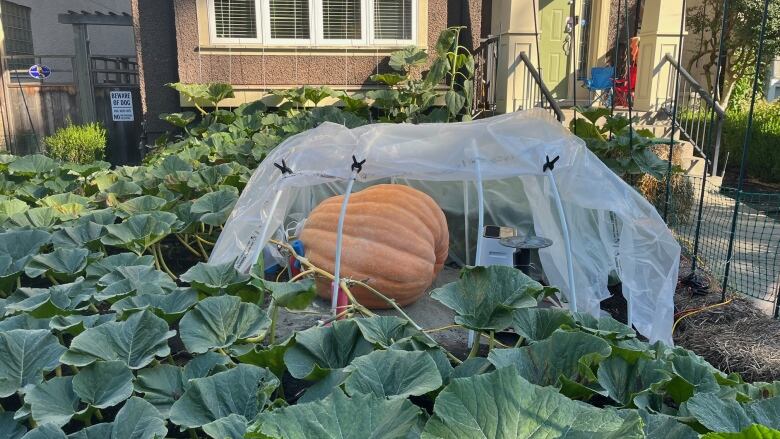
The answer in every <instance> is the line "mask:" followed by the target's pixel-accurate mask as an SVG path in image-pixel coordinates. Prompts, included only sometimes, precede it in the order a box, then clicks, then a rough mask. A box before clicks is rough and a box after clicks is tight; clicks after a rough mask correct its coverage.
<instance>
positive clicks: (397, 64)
mask: <svg viewBox="0 0 780 439" xmlns="http://www.w3.org/2000/svg"><path fill="white" fill-rule="evenodd" d="M427 59H428V54H427V53H425V50H423V49H421V48H419V47H417V46H407V47H404V48H403V49H401V50H396V51H395V52H393V53H392V54H391V55H390V67H391V68H392V69H393V70H396V71H399V72H402V71H406V70H407V69H409V68H410V67H412V66H417V65H420V64H422V63H424V62H425V61H426V60H427Z"/></svg>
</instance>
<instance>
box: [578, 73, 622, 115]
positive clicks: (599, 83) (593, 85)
mask: <svg viewBox="0 0 780 439" xmlns="http://www.w3.org/2000/svg"><path fill="white" fill-rule="evenodd" d="M614 80H615V68H614V67H612V66H607V67H592V68H591V69H590V78H588V79H586V80H585V81H584V85H585V88H587V89H588V90H589V91H590V92H591V93H593V95H594V96H593V99H591V102H597V101H600V102H601V103H602V105H604V106H605V107H609V106H611V98H612V83H613V82H614Z"/></svg>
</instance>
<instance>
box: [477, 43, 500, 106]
mask: <svg viewBox="0 0 780 439" xmlns="http://www.w3.org/2000/svg"><path fill="white" fill-rule="evenodd" d="M474 66H475V68H474V99H473V100H472V102H473V107H474V108H473V109H472V112H471V114H473V115H474V116H475V117H479V116H482V117H485V116H491V115H493V114H494V113H495V112H496V84H497V83H498V82H497V81H498V77H497V75H496V73H497V71H498V37H490V38H487V39H485V40H482V41H481V42H480V45H479V47H477V49H476V50H475V51H474Z"/></svg>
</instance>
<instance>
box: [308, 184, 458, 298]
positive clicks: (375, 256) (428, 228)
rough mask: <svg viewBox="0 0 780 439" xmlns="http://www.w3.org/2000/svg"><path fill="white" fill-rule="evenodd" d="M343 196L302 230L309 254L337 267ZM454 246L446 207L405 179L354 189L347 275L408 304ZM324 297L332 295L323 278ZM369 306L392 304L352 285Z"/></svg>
mask: <svg viewBox="0 0 780 439" xmlns="http://www.w3.org/2000/svg"><path fill="white" fill-rule="evenodd" d="M343 200H344V198H343V196H337V197H331V198H328V199H327V200H325V201H323V202H322V203H320V205H318V206H317V207H316V208H315V209H314V210H313V211H312V212H311V215H310V216H309V219H308V220H307V221H306V224H305V226H304V228H303V232H302V233H301V240H302V241H303V244H304V247H305V249H306V257H307V258H308V259H309V260H310V261H311V262H312V263H313V264H314V265H316V266H318V267H320V268H322V269H324V270H326V271H328V272H330V273H333V271H334V269H335V258H336V229H337V225H338V220H339V213H340V210H341V203H342V202H343ZM448 251H449V231H448V230H447V221H446V219H445V217H444V212H442V210H441V209H440V208H439V206H438V205H437V204H436V202H435V201H433V199H432V198H431V197H429V196H428V195H426V194H424V193H422V192H420V191H418V190H416V189H412V188H410V187H408V186H404V185H399V184H382V185H377V186H372V187H370V188H368V189H364V190H362V191H360V192H356V193H354V194H352V195H351V196H350V198H349V204H348V205H347V214H346V216H345V218H344V237H343V247H342V253H341V276H342V277H343V278H351V279H356V280H362V281H365V282H366V283H367V284H369V285H371V286H372V287H374V288H376V289H377V290H379V291H380V292H382V293H383V294H385V295H386V296H388V297H391V298H393V299H395V300H396V302H398V304H399V305H402V306H403V305H407V304H409V303H412V302H414V301H415V300H417V299H418V298H419V297H420V296H422V295H423V294H424V293H425V290H426V289H427V288H428V287H430V286H431V283H433V280H434V279H435V278H436V275H437V274H439V271H441V269H442V267H443V266H444V261H445V260H446V259H447V253H448ZM317 290H318V292H319V294H320V296H322V297H323V298H330V297H331V286H330V282H329V281H328V280H327V279H324V278H319V279H317ZM350 291H352V293H353V294H354V295H355V298H356V299H357V300H358V302H360V303H361V304H363V305H365V306H367V307H369V308H388V307H389V305H388V304H387V303H386V302H384V301H383V300H381V299H379V298H377V297H376V296H375V295H374V294H372V293H371V292H370V291H367V290H366V289H365V288H361V287H357V286H356V287H353V288H351V289H350Z"/></svg>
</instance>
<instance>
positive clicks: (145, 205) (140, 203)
mask: <svg viewBox="0 0 780 439" xmlns="http://www.w3.org/2000/svg"><path fill="white" fill-rule="evenodd" d="M167 203H168V202H167V201H165V199H163V198H160V197H155V196H153V195H144V196H141V197H135V198H131V199H129V200H127V201H125V202H123V203H119V205H117V206H116V209H117V215H119V216H120V217H122V218H127V217H129V216H133V215H136V214H141V213H150V212H154V211H157V210H160V209H162V207H163V206H165V205H166V204H167Z"/></svg>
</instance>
